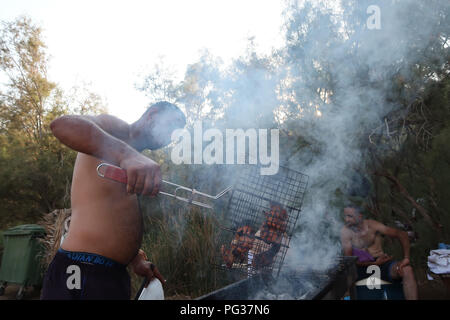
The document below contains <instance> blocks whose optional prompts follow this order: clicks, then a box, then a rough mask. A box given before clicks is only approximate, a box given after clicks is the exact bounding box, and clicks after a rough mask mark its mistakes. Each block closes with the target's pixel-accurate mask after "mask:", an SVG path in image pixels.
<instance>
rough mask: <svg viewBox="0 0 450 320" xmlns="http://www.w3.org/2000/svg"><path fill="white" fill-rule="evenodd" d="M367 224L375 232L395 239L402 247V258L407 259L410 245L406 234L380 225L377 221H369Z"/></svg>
mask: <svg viewBox="0 0 450 320" xmlns="http://www.w3.org/2000/svg"><path fill="white" fill-rule="evenodd" d="M369 223H370V227H371V228H373V229H375V230H376V231H378V232H380V233H382V234H384V235H386V236H389V237H391V238H397V239H398V240H399V241H400V243H401V245H402V248H403V254H404V258H405V259H409V248H410V244H409V238H408V234H407V233H406V232H404V231H401V230H399V229H395V228H391V227H388V226H385V225H384V224H382V223H380V222H378V221H375V220H369Z"/></svg>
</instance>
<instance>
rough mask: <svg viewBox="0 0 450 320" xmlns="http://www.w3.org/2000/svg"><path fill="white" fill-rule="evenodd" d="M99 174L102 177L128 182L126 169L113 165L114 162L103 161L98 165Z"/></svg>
mask: <svg viewBox="0 0 450 320" xmlns="http://www.w3.org/2000/svg"><path fill="white" fill-rule="evenodd" d="M97 172H98V175H99V176H100V177H102V178H108V179H111V180H114V181H117V182H120V183H123V184H127V182H128V177H127V171H126V170H125V169H122V168H119V167H116V166H113V165H112V164H105V163H101V164H100V165H99V166H98V167H97Z"/></svg>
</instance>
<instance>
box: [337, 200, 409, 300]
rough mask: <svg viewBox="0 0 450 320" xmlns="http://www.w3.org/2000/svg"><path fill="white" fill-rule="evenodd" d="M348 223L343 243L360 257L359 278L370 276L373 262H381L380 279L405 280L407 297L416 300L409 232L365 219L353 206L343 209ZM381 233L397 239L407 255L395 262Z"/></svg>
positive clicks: (345, 249)
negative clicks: (379, 235) (386, 251)
mask: <svg viewBox="0 0 450 320" xmlns="http://www.w3.org/2000/svg"><path fill="white" fill-rule="evenodd" d="M344 221H345V226H344V227H342V230H341V242H342V247H343V250H344V255H346V256H358V261H357V263H356V264H357V266H358V280H361V279H364V278H367V277H369V276H370V275H371V273H366V269H367V267H368V266H370V265H378V266H379V267H380V271H381V279H382V280H385V281H389V282H393V281H396V280H400V279H403V292H404V294H405V298H406V299H407V300H416V299H417V284H416V280H415V278H414V273H413V269H412V267H411V266H410V265H409V263H410V261H409V239H408V235H407V233H406V232H403V231H401V230H398V229H394V228H390V227H387V226H385V225H383V224H382V223H379V222H377V221H374V220H369V219H364V217H363V215H362V213H361V210H360V209H359V208H357V207H354V206H347V207H346V208H345V209H344ZM378 234H382V235H386V236H389V237H393V238H397V239H399V240H400V243H401V244H402V247H403V254H404V258H403V260H401V261H392V257H391V256H388V255H387V254H385V253H384V252H383V248H382V247H381V241H378V240H379V239H380V238H379V237H377V235H378Z"/></svg>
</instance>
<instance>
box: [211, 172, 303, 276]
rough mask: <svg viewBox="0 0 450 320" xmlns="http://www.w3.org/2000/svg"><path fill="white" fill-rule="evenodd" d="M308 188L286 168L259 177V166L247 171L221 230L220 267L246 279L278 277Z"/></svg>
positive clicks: (238, 186)
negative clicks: (235, 272)
mask: <svg viewBox="0 0 450 320" xmlns="http://www.w3.org/2000/svg"><path fill="white" fill-rule="evenodd" d="M307 183H308V176H306V175H305V174H302V173H300V172H297V171H294V170H291V169H288V168H285V167H280V169H279V171H278V173H277V174H276V175H272V176H262V175H260V174H259V167H257V166H247V167H245V168H243V169H242V172H241V174H240V176H239V179H238V180H237V182H236V184H235V186H234V187H233V194H232V196H231V199H230V201H229V205H228V210H227V212H228V215H227V222H226V225H223V226H221V229H222V232H221V235H220V237H219V241H220V244H221V250H220V253H221V256H220V257H219V261H221V263H219V264H218V266H219V267H221V268H225V269H228V270H230V269H234V270H235V271H239V272H240V273H241V274H243V275H245V276H253V275H255V274H257V273H260V272H262V273H271V274H277V275H278V274H279V272H280V269H281V267H282V265H283V261H284V258H285V256H286V252H287V249H288V248H289V242H290V239H291V237H292V233H293V231H294V228H295V225H296V223H297V219H298V217H299V215H300V210H301V206H302V203H303V198H304V193H305V191H306V187H307Z"/></svg>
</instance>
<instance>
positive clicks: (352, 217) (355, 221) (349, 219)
mask: <svg viewBox="0 0 450 320" xmlns="http://www.w3.org/2000/svg"><path fill="white" fill-rule="evenodd" d="M344 221H345V225H346V226H347V227H355V226H357V225H359V224H360V222H361V221H362V215H361V214H360V213H359V212H358V211H356V209H355V208H345V209H344Z"/></svg>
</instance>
